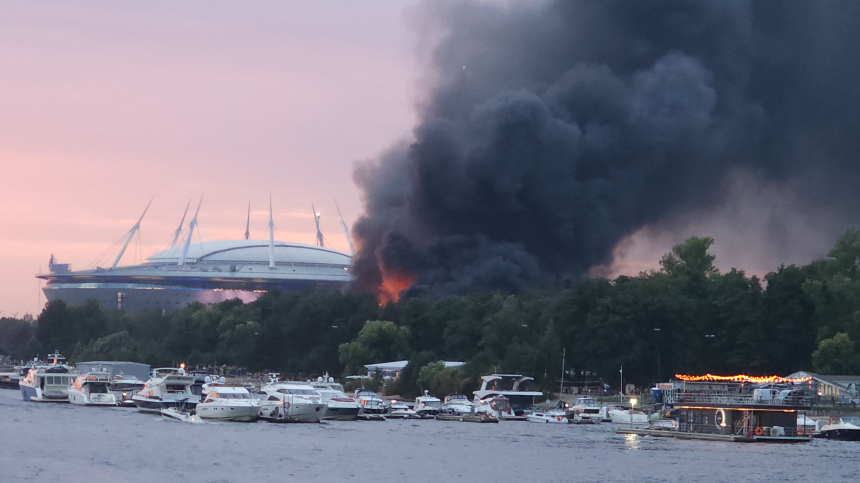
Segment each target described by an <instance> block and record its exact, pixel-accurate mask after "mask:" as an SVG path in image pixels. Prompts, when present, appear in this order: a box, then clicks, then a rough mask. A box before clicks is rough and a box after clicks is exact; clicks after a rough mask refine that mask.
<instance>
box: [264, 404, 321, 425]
mask: <svg viewBox="0 0 860 483" xmlns="http://www.w3.org/2000/svg"><path fill="white" fill-rule="evenodd" d="M325 407H326V406H325V404H322V403H319V404H292V405H291V406H290V407H289V408H288V409H287V411H286V414H285V413H284V408H283V407H282V406H281V405H270V406H266V405H264V406H263V407H262V409H260V418H261V419H265V420H266V421H269V422H273V423H318V422H320V421H321V420H322V418H323V415H325Z"/></svg>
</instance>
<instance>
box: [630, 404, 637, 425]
mask: <svg viewBox="0 0 860 483" xmlns="http://www.w3.org/2000/svg"><path fill="white" fill-rule="evenodd" d="M635 406H636V398H635V397H631V398H630V426H633V408H634V407H635Z"/></svg>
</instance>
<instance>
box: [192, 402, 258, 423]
mask: <svg viewBox="0 0 860 483" xmlns="http://www.w3.org/2000/svg"><path fill="white" fill-rule="evenodd" d="M196 409H197V415H198V416H200V417H201V418H203V419H208V420H213V421H237V422H244V423H250V422H253V421H256V420H257V419H258V418H259V417H260V406H259V405H257V406H252V405H247V406H225V405H218V406H214V405H213V406H210V405H208V404H198V405H197V408H196Z"/></svg>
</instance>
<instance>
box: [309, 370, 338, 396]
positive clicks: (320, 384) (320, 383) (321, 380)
mask: <svg viewBox="0 0 860 483" xmlns="http://www.w3.org/2000/svg"><path fill="white" fill-rule="evenodd" d="M310 385H311V386H313V388H314V389H317V390H320V389H331V390H333V391H340V392H345V391H344V389H343V384H341V383H339V382H335V381H334V378H333V377H329V375H328V373H326V374H325V375H324V376H320V377H318V378H317V380H316V381H312V382H311V383H310Z"/></svg>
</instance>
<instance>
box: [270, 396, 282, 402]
mask: <svg viewBox="0 0 860 483" xmlns="http://www.w3.org/2000/svg"><path fill="white" fill-rule="evenodd" d="M280 400H281V398H279V397H278V396H269V401H280Z"/></svg>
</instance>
